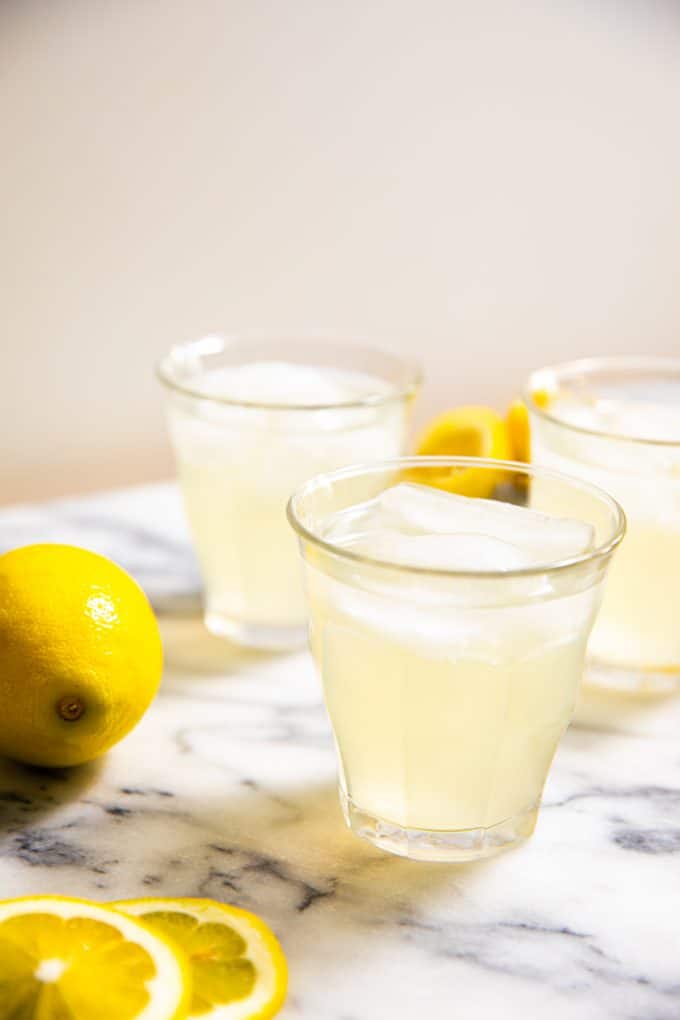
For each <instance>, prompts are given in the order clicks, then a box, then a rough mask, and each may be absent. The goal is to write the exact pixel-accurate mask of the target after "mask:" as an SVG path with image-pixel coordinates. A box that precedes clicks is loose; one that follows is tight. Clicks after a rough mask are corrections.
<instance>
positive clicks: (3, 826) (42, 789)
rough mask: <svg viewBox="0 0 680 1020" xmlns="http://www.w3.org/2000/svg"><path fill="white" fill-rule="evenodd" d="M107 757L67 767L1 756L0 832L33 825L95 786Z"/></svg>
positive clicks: (0, 833) (80, 797)
mask: <svg viewBox="0 0 680 1020" xmlns="http://www.w3.org/2000/svg"><path fill="white" fill-rule="evenodd" d="M104 761H105V758H104V757H103V758H99V759H97V760H96V761H93V762H89V763H88V764H87V765H74V766H72V767H70V768H65V769H52V768H39V767H37V766H32V765H22V764H20V763H19V762H13V761H10V760H9V759H7V758H0V836H1V835H2V833H3V832H6V831H16V829H18V828H22V827H23V826H26V825H32V824H34V823H35V822H36V821H38V820H39V819H40V818H42V817H44V816H47V815H49V814H50V812H52V811H55V810H57V809H59V808H61V807H62V806H63V805H64V804H68V803H70V802H71V801H76V800H81V799H82V798H83V796H84V795H85V793H86V792H87V790H88V789H89V788H90V787H92V786H94V785H95V784H96V782H97V780H98V778H99V776H100V774H101V771H102V768H103V767H104Z"/></svg>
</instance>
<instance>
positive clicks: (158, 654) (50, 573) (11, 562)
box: [0, 545, 163, 766]
mask: <svg viewBox="0 0 680 1020" xmlns="http://www.w3.org/2000/svg"><path fill="white" fill-rule="evenodd" d="M162 665H163V652H162V647H161V640H160V635H159V632H158V624H157V623H156V618H155V616H154V614H153V610H152V609H151V606H150V605H149V602H148V600H147V598H146V596H145V594H144V592H143V591H142V589H141V588H140V587H139V586H138V585H137V583H136V582H135V581H133V580H132V578H131V577H130V576H129V575H128V574H126V573H125V571H124V570H121V568H120V567H117V566H116V565H115V563H112V562H111V561H110V560H107V559H106V558H105V557H103V556H98V555H96V553H92V552H88V551H87V550H85V549H78V548H75V547H74V546H68V545H29V546H24V547H22V548H20V549H14V550H12V551H11V552H8V553H5V555H4V556H0V754H4V755H7V756H8V757H10V758H15V759H17V760H19V761H24V762H29V763H31V764H34V765H56V766H64V765H77V764H80V763H81V762H85V761H90V760H91V759H92V758H96V757H97V756H98V755H100V754H102V753H103V752H104V751H106V750H108V748H110V747H111V746H112V745H113V744H115V743H117V741H119V740H120V739H121V738H122V737H124V736H125V734H126V733H127V732H128V731H129V730H131V729H132V727H133V726H134V725H135V723H137V722H138V721H139V719H140V718H141V717H142V715H143V714H144V712H145V711H146V709H147V708H148V707H149V704H150V703H151V701H152V700H153V697H154V695H155V694H156V691H157V689H158V685H159V683H160V678H161V671H162Z"/></svg>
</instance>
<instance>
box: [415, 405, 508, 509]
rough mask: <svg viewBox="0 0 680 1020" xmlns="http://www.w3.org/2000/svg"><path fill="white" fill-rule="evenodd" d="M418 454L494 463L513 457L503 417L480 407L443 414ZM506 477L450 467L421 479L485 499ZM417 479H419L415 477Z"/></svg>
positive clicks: (426, 434)
mask: <svg viewBox="0 0 680 1020" xmlns="http://www.w3.org/2000/svg"><path fill="white" fill-rule="evenodd" d="M416 452H417V453H418V454H419V455H421V456H430V457H440V456H446V457H490V458H492V459H494V460H509V459H510V458H511V455H512V451H511V447H510V440H509V438H508V432H507V428H506V424H505V422H504V420H503V418H501V416H500V415H499V414H498V413H497V412H496V411H494V410H493V409H492V408H490V407H476V406H471V407H458V408H455V409H454V410H451V411H445V412H444V414H440V415H439V417H437V418H435V419H434V421H433V422H431V423H430V425H429V426H428V427H427V428H426V429H425V431H424V433H423V435H422V436H421V437H420V440H419V442H418V446H417V450H416ZM415 472H416V473H417V472H418V469H415ZM410 474H413V472H411V473H410ZM503 474H504V472H502V471H498V472H495V471H490V470H488V469H485V468H462V469H461V468H453V469H450V468H449V469H443V470H442V472H441V473H440V474H433V472H431V471H428V472H427V474H426V475H425V474H422V475H421V478H420V480H421V481H423V482H424V483H425V484H427V485H433V486H435V487H436V488H440V489H446V490H448V491H449V492H456V493H458V494H459V495H462V496H481V497H485V496H490V495H491V493H492V492H493V490H494V488H495V487H496V485H497V484H498V482H499V481H500V480H501V479H502V477H503ZM413 480H414V481H416V480H418V479H417V478H416V477H415V475H413Z"/></svg>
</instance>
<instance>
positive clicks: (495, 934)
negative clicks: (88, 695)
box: [0, 484, 680, 1020]
mask: <svg viewBox="0 0 680 1020" xmlns="http://www.w3.org/2000/svg"><path fill="white" fill-rule="evenodd" d="M45 540H48V541H70V542H76V543H78V544H80V545H85V546H88V547H90V548H93V549H96V550H98V551H100V552H103V553H105V554H107V555H109V556H111V557H113V558H114V559H115V560H117V561H118V562H119V563H121V564H122V565H123V566H125V567H126V568H127V569H129V570H130V571H131V572H132V573H133V574H134V575H135V576H136V577H137V578H138V579H139V580H140V582H141V583H142V584H143V585H144V586H145V588H146V590H147V591H148V592H149V594H150V596H151V598H152V600H153V602H154V605H155V606H156V609H157V611H158V614H159V618H160V620H161V626H162V630H163V636H164V641H165V647H166V658H167V668H166V673H165V678H164V682H163V686H162V691H161V694H160V696H159V698H158V699H157V701H156V703H155V704H154V706H153V707H152V709H151V710H150V711H149V713H148V714H147V716H146V717H145V719H144V720H143V721H142V723H141V724H140V725H139V726H138V728H137V729H136V730H135V731H134V732H133V733H132V734H131V735H130V736H129V737H128V738H127V739H126V740H125V741H124V742H123V743H122V744H120V745H119V746H118V747H117V748H115V749H114V750H113V751H112V752H111V753H110V754H109V755H108V756H107V757H106V758H105V759H104V760H103V761H101V762H99V763H96V764H94V765H92V766H89V767H85V768H82V769H76V770H71V771H70V772H67V773H60V772H58V771H55V772H49V771H37V770H29V769H24V768H22V767H20V766H18V765H14V764H11V763H8V762H4V763H0V896H3V897H5V896H14V895H23V894H28V893H37V892H59V893H64V894H70V895H78V896H88V897H93V898H96V899H103V900H106V899H113V898H120V897H127V896H138V895H144V894H156V895H163V894H171V895H173V894H174V895H183V896H202V895H205V896H212V897H216V898H219V899H223V900H225V901H228V902H232V903H236V904H238V905H240V906H243V907H246V908H249V909H252V910H255V911H257V912H258V913H260V914H262V915H263V917H265V918H266V919H267V920H268V921H269V923H270V924H271V925H272V927H273V928H274V929H275V930H276V931H277V933H278V934H279V936H280V938H281V941H282V942H283V945H284V948H285V950H286V953H287V956H288V959H289V962H290V970H291V989H290V998H289V1002H288V1004H287V1006H286V1007H285V1009H284V1011H283V1013H282V1014H281V1016H282V1018H284V1020H407V1018H408V1020H410V1018H412V1017H417V1016H422V1017H427V1020H458V1018H470V1020H487V1018H489V1020H491V1018H493V1020H496V1018H510V1020H514V1018H522V1020H524V1018H530V1020H533V1018H543V1017H544V1016H545V1017H549V1018H550V1020H577V1018H578V1020H614V1018H616V1020H678V1018H680V742H679V740H678V735H679V734H680V699H678V698H672V697H668V698H665V699H662V700H659V701H639V700H634V699H615V698H610V697H593V696H592V695H591V696H588V697H584V698H583V699H582V702H581V704H580V706H579V710H578V714H577V719H576V721H575V723H574V725H573V726H572V727H571V729H570V731H569V733H568V734H567V736H566V738H565V739H564V741H563V743H562V745H561V747H560V750H559V752H558V755H557V758H556V760H555V764H554V767H553V770H552V773H551V776H550V779H549V781H548V785H547V788H546V793H545V801H544V806H543V809H542V812H541V817H540V820H539V824H538V828H537V831H536V834H535V836H534V838H533V839H532V840H531V841H530V842H529V843H528V844H527V845H526V846H525V847H523V848H521V849H518V850H514V851H511V852H509V853H507V854H505V855H502V856H499V857H497V858H495V859H493V860H490V861H487V862H482V863H478V864H473V865H470V864H468V865H457V866H449V865H441V864H438V865H425V864H415V863H412V862H409V861H404V860H400V859H398V858H395V857H389V856H387V855H383V854H381V853H380V852H379V851H377V850H375V849H373V848H372V847H370V846H369V845H367V844H364V843H362V842H361V841H360V840H358V839H356V838H355V837H353V836H352V835H351V834H350V833H349V832H347V831H346V830H345V828H344V825H343V822H342V818H341V814H340V808H339V805H338V802H337V798H336V793H335V763H334V752H333V747H332V742H331V737H330V733H329V728H328V723H327V720H326V716H325V712H324V709H323V706H322V703H321V697H320V690H319V686H318V682H317V680H316V677H315V675H314V671H313V667H312V664H311V660H310V658H309V656H308V655H307V654H306V653H298V654H294V655H283V656H271V655H265V654H259V653H248V652H240V651H237V650H236V649H234V648H231V647H230V646H228V645H227V644H225V643H223V642H221V641H219V640H217V639H214V638H211V637H210V636H209V635H207V634H206V633H205V632H204V630H203V627H202V625H201V622H200V616H199V579H198V574H197V571H196V566H195V562H194V559H193V556H192V553H191V549H190V546H189V544H188V541H187V536H186V530H185V526H184V522H183V518H182V513H181V509H180V505H179V501H178V497H177V492H176V490H175V488H174V486H172V485H170V484H167V485H155V486H148V487H144V488H139V489H133V490H128V491H120V492H112V493H104V494H101V495H98V496H96V497H89V498H87V499H77V500H67V501H61V502H57V503H52V504H48V505H44V506H23V507H13V508H8V509H4V510H2V511H0V550H3V549H5V548H10V547H12V546H14V545H19V544H23V543H27V542H32V541H45Z"/></svg>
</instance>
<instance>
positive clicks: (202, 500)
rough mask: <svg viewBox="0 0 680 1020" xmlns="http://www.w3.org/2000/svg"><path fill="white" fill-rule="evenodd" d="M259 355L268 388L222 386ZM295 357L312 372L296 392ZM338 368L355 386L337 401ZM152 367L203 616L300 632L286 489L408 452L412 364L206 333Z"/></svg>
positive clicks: (322, 345) (250, 633)
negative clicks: (290, 386) (231, 392)
mask: <svg viewBox="0 0 680 1020" xmlns="http://www.w3.org/2000/svg"><path fill="white" fill-rule="evenodd" d="M263 364H264V365H265V366H268V367H267V368H266V372H267V373H268V375H269V376H273V379H271V380H270V381H269V382H268V383H267V385H268V386H270V387H273V389H272V393H273V394H274V399H267V400H265V401H262V400H258V399H256V398H255V397H253V398H252V399H251V396H250V394H249V392H248V385H247V376H244V377H242V378H241V382H240V384H239V386H240V388H239V390H238V397H237V398H235V397H233V396H228V395H227V396H225V395H223V393H222V391H221V385H222V384H221V381H220V380H221V379H222V378H223V376H224V373H225V371H227V372H231V371H232V370H233V369H236V368H239V367H243V366H246V367H247V366H258V365H259V366H260V367H262V365H263ZM272 366H273V367H272ZM290 366H303V367H304V366H307V367H309V369H310V371H311V372H313V373H315V375H314V376H313V380H314V379H316V378H317V377H318V388H317V389H315V386H316V384H315V382H314V381H312V382H311V383H310V384H309V385H310V387H311V388H310V392H309V393H308V394H307V393H306V394H305V399H304V401H302V402H300V398H299V396H296V394H295V393H294V392H292V398H291V397H290V395H289V394H288V393H287V392H286V379H287V375H286V373H287V372H289V373H290V371H291V369H290ZM340 375H341V376H342V382H343V385H344V384H345V383H346V382H347V380H348V379H349V380H350V382H352V384H353V385H354V384H356V385H355V390H356V395H354V396H352V397H351V398H350V399H347V398H343V399H342V400H339V401H336V400H335V399H334V397H333V394H334V392H335V388H336V382H335V379H336V376H337V377H338V378H339V377H340ZM159 376H160V379H161V382H162V383H163V385H164V386H165V389H166V394H167V413H168V422H169V428H170V434H171V438H172V442H173V446H174V450H175V455H176V461H177V467H178V473H179V479H180V484H181V489H182V493H183V497H184V503H185V507H186V511H187V516H188V520H189V525H190V528H191V531H192V534H193V539H194V543H195V547H196V551H197V554H198V561H199V566H200V570H201V574H202V578H203V584H204V603H205V623H206V626H207V627H208V629H209V630H210V631H211V632H212V633H214V634H218V635H222V636H224V637H227V638H230V639H232V640H234V641H236V642H238V643H241V644H244V645H249V646H254V647H260V648H274V649H276V648H291V647H295V646H296V645H299V644H303V643H304V641H305V636H306V613H305V606H304V597H303V592H302V582H301V570H300V564H299V559H298V555H297V550H296V548H295V541H294V537H293V536H292V535H291V533H290V529H289V528H288V526H287V524H286V514H285V509H286V502H287V500H288V497H289V496H290V494H291V492H292V491H293V490H294V489H295V488H296V486H298V485H299V484H300V483H301V482H302V481H303V480H304V479H306V478H309V477H310V476H311V475H314V474H317V473H318V472H319V471H322V470H328V469H330V468H334V467H340V466H341V465H345V464H349V463H351V462H353V461H358V460H364V459H367V458H369V459H371V458H374V459H380V458H384V457H386V456H396V455H398V454H400V453H402V452H403V448H404V444H405V441H406V436H407V430H408V423H409V415H410V410H411V406H412V403H413V400H414V398H415V396H416V393H417V390H418V387H419V382H420V373H419V370H418V368H417V366H415V365H414V364H412V363H409V362H406V361H404V360H402V359H400V358H398V357H396V356H394V355H391V354H388V353H385V352H381V351H378V350H374V349H371V348H368V347H364V346H357V345H354V344H352V343H339V342H328V340H324V339H323V338H305V339H288V338H285V337H263V336H208V337H203V338H202V339H199V340H196V341H193V342H189V343H184V344H180V345H178V346H176V347H173V348H172V350H171V351H170V353H169V354H168V355H167V357H165V358H164V359H163V361H162V362H161V364H160V366H159ZM244 378H245V379H246V384H244V383H243V379H244ZM293 382H295V379H293ZM227 389H228V387H227ZM255 392H256V391H255ZM352 392H353V393H354V390H353V391H352Z"/></svg>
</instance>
